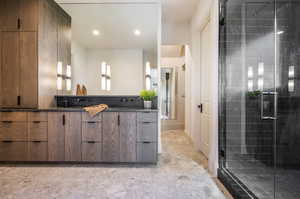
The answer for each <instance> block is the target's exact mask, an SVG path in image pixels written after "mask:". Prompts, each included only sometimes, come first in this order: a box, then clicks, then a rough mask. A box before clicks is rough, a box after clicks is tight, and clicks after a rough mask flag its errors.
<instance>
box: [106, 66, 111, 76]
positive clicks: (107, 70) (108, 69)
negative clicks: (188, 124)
mask: <svg viewBox="0 0 300 199" xmlns="http://www.w3.org/2000/svg"><path fill="white" fill-rule="evenodd" d="M106 76H107V77H110V76H111V71H110V65H107V68H106Z"/></svg>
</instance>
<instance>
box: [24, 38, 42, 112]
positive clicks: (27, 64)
mask: <svg viewBox="0 0 300 199" xmlns="http://www.w3.org/2000/svg"><path fill="white" fill-rule="evenodd" d="M37 59H38V58H37V33H36V32H20V83H21V84H20V104H21V107H24V108H37V106H38V91H37V90H38V82H37V80H38V66H37Z"/></svg>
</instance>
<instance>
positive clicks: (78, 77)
mask: <svg viewBox="0 0 300 199" xmlns="http://www.w3.org/2000/svg"><path fill="white" fill-rule="evenodd" d="M71 49H72V50H71V51H72V52H71V54H72V64H71V66H72V89H73V90H74V89H75V91H74V93H76V84H85V85H86V84H87V77H88V70H87V49H85V48H84V47H83V46H82V45H80V44H78V43H76V42H72V48H71Z"/></svg>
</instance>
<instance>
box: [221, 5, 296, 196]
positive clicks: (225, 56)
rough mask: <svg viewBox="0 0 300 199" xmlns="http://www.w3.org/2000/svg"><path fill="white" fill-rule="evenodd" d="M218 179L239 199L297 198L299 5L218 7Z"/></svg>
mask: <svg viewBox="0 0 300 199" xmlns="http://www.w3.org/2000/svg"><path fill="white" fill-rule="evenodd" d="M219 27H220V45H219V46H220V64H219V74H220V75H219V77H220V81H219V82H220V85H219V88H220V92H219V93H220V104H219V107H220V108H219V131H220V132H219V136H220V137H219V138H220V139H219V144H220V146H219V154H220V156H219V157H220V159H219V161H220V169H219V178H220V179H221V181H223V183H224V184H225V185H226V187H227V188H228V189H229V190H230V191H231V192H232V194H233V195H234V197H235V198H259V199H299V198H300V82H299V80H300V0H291V1H287V0H286V1H282V0H272V1H267V0H222V1H221V2H220V26H219Z"/></svg>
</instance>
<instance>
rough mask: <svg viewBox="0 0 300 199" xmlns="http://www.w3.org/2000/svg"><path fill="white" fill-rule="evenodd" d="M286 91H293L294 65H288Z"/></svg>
mask: <svg viewBox="0 0 300 199" xmlns="http://www.w3.org/2000/svg"><path fill="white" fill-rule="evenodd" d="M288 79H289V80H288V91H289V92H294V91H295V66H290V67H289V72H288Z"/></svg>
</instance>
